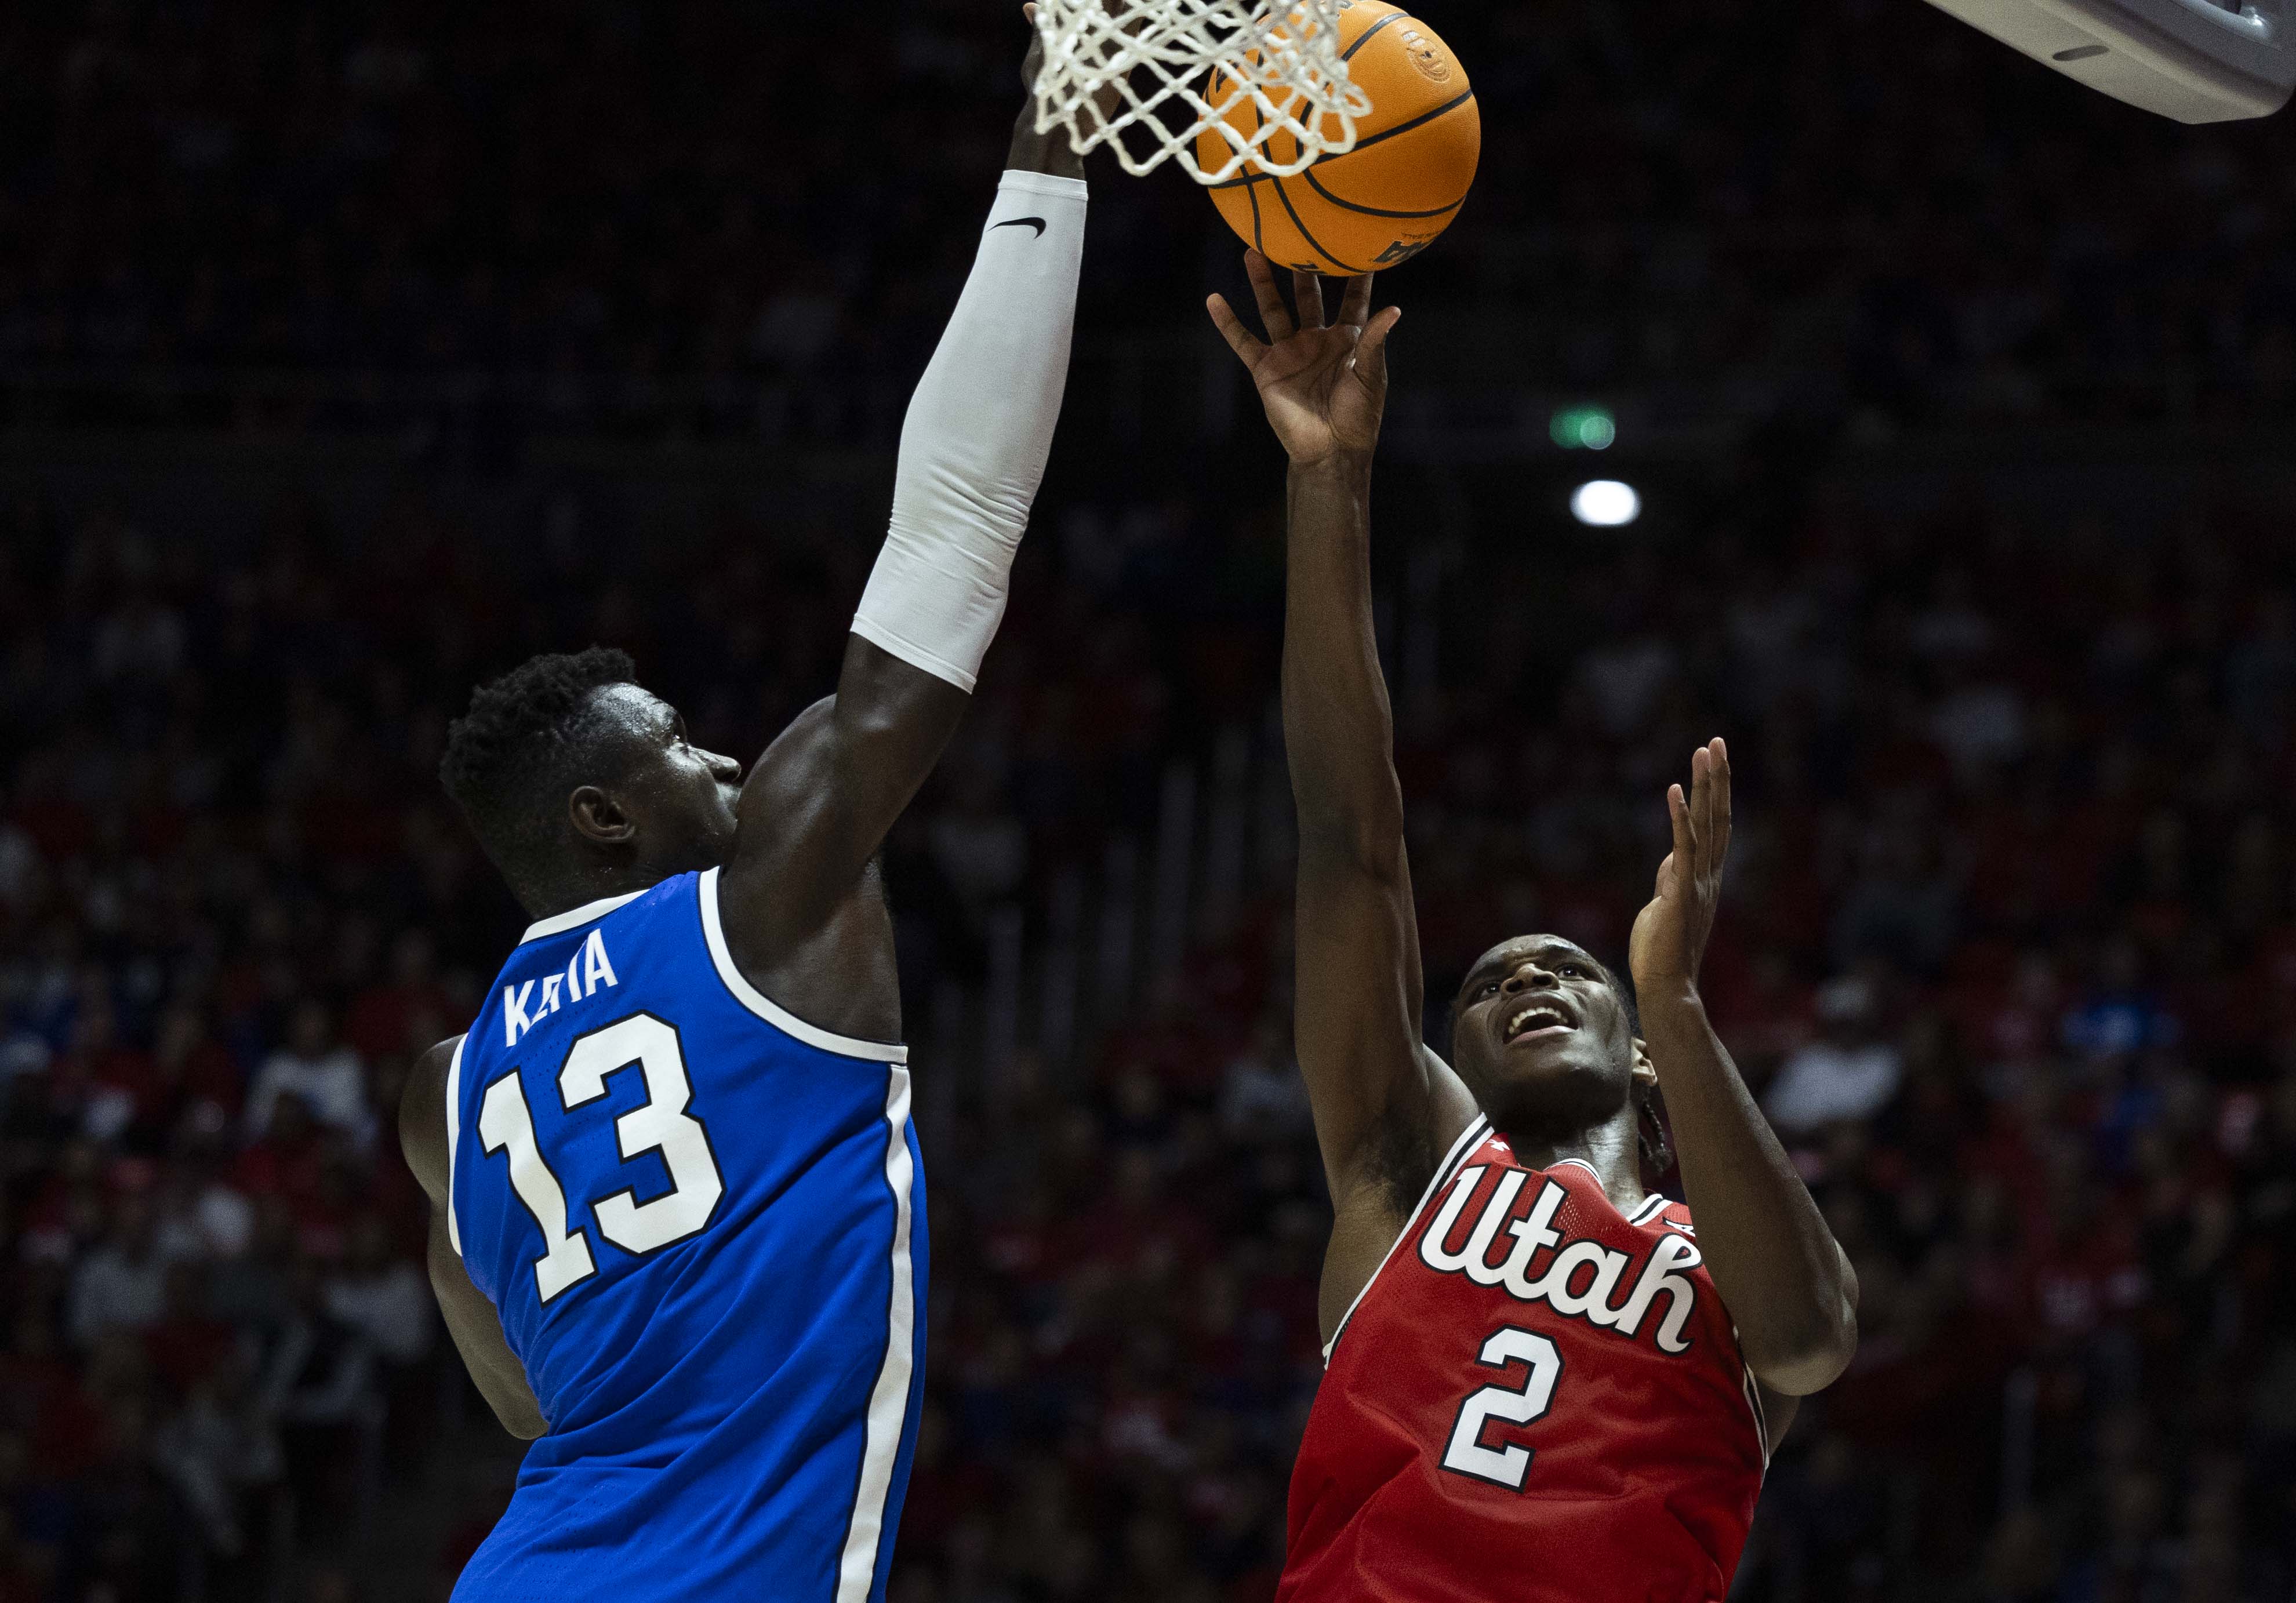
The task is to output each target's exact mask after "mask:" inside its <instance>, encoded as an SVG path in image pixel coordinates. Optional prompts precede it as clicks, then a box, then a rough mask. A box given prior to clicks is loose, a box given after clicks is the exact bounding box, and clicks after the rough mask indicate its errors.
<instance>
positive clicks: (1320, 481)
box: [1283, 454, 1403, 875]
mask: <svg viewBox="0 0 2296 1603" xmlns="http://www.w3.org/2000/svg"><path fill="white" fill-rule="evenodd" d="M1288 502H1289V506H1288V511H1289V532H1288V535H1287V560H1286V580H1285V593H1284V617H1283V744H1284V749H1285V752H1286V754H1287V756H1288V757H1289V759H1290V763H1291V768H1292V797H1293V800H1294V801H1295V803H1296V804H1297V806H1298V808H1299V814H1300V851H1301V855H1302V861H1303V863H1305V862H1306V861H1308V859H1309V858H1310V857H1311V856H1313V855H1322V856H1325V857H1338V858H1340V859H1342V860H1344V861H1347V862H1349V863H1351V864H1353V865H1355V866H1357V867H1359V868H1361V869H1363V870H1365V871H1368V872H1374V873H1378V874H1382V875H1383V874H1390V873H1393V872H1395V871H1398V870H1399V868H1400V866H1401V858H1402V845H1403V792H1402V789H1401V786H1400V785H1399V784H1398V781H1397V780H1396V775H1395V724H1394V718H1393V715H1392V713H1391V711H1390V707H1389V704H1388V697H1387V682H1386V679H1385V678H1384V677H1383V676H1382V674H1381V673H1380V667H1379V645H1378V637H1377V634H1376V632H1375V631H1374V626H1373V620H1372V586H1371V461H1370V458H1369V457H1367V456H1357V455H1351V454H1349V455H1339V456H1333V457H1329V458H1326V459H1324V461H1321V462H1314V463H1310V464H1308V465H1305V466H1294V467H1293V468H1292V473H1291V478H1290V481H1289V486H1288Z"/></svg>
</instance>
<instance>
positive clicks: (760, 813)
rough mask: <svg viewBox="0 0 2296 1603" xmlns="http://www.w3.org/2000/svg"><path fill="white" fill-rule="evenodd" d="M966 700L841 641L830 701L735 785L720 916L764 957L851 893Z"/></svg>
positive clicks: (860, 644)
mask: <svg viewBox="0 0 2296 1603" xmlns="http://www.w3.org/2000/svg"><path fill="white" fill-rule="evenodd" d="M970 699H971V698H970V697H968V696H967V695H966V694H965V692H964V691H961V690H959V689H957V687H956V686H955V685H954V684H951V683H948V682H947V681H946V680H943V679H939V678H936V677H934V676H933V675H931V674H928V673H926V672H925V671H924V670H922V668H917V667H912V666H911V665H909V664H908V663H906V662H904V661H902V660H901V659H900V658H898V657H895V656H893V655H891V654H890V652H887V651H885V650H882V649H881V648H879V647H878V646H876V645H874V644H873V643H871V642H868V641H865V640H864V639H862V638H861V637H860V636H859V635H853V636H850V637H849V639H848V641H847V644H846V652H845V667H844V671H843V673H842V674H841V675H840V677H839V680H838V684H837V693H836V694H835V695H834V696H831V697H827V698H824V699H822V700H820V701H817V702H816V703H814V705H813V706H811V707H808V708H806V710H805V711H804V712H802V713H800V714H799V715H798V716H797V717H796V718H795V719H794V720H793V721H792V722H791V724H790V726H789V727H788V728H787V729H785V730H783V732H782V733H781V735H780V737H779V738H778V739H776V740H775V741H774V743H773V745H772V746H770V747H768V748H767V750H766V753H765V755H764V756H763V757H759V758H758V761H757V763H756V765H754V766H753V767H752V768H751V770H750V777H749V779H748V781H746V782H745V783H744V784H743V785H742V800H741V807H740V821H741V832H740V834H739V836H738V837H737V838H736V839H735V842H734V857H733V860H732V861H731V862H729V863H727V864H726V874H725V897H726V912H727V914H728V916H729V917H730V918H732V919H733V920H735V921H737V922H739V923H742V925H744V926H745V927H747V928H751V929H753V930H754V931H755V933H756V934H757V936H758V937H759V943H760V945H764V946H767V947H769V948H771V947H779V946H782V945H787V944H789V943H793V942H795V941H798V940H800V939H802V938H804V936H807V935H808V934H810V933H812V932H813V931H814V930H815V929H816V928H819V927H820V925H821V924H822V923H823V922H824V920H827V919H828V918H829V917H830V916H831V915H832V913H833V912H835V911H836V910H837V909H838V908H839V907H840V905H842V904H843V903H844V902H845V900H846V898H848V897H849V896H851V895H852V892H853V887H854V886H855V885H856V884H857V882H858V881H859V879H860V878H861V874H862V872H863V871H864V870H865V869H866V868H867V866H868V863H869V860H870V859H871V858H872V857H873V856H874V855H876V853H877V850H878V848H879V847H880V846H882V845H883V844H884V840H885V837H886V835H887V834H888V833H889V832H890V830H891V829H892V827H893V822H894V821H895V820H896V819H898V817H899V816H900V814H901V810H902V809H903V808H905V807H906V806H908V805H909V802H910V800H911V799H912V798H913V797H914V796H915V795H916V793H917V788H918V787H919V786H921V785H922V784H923V783H924V781H925V777H926V775H928V774H929V773H931V772H932V766H933V764H934V763H936V762H938V761H939V758H940V754H941V750H942V748H944V747H946V746H947V744H948V739H949V736H950V735H951V734H953V733H954V732H955V730H956V725H957V721H958V720H959V719H960V718H962V717H963V716H964V709H965V707H966V706H967V704H968V703H969V701H970ZM759 955H760V957H761V958H764V957H768V953H760V954H759Z"/></svg>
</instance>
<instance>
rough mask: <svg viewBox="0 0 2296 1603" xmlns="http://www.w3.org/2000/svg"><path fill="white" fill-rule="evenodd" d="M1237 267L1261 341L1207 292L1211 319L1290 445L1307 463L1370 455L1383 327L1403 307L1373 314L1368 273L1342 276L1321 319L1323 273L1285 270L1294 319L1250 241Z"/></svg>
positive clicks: (1383, 375) (1379, 408)
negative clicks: (1246, 279) (1335, 300)
mask: <svg viewBox="0 0 2296 1603" xmlns="http://www.w3.org/2000/svg"><path fill="white" fill-rule="evenodd" d="M1243 270H1244V272H1245V273H1246V274H1249V275H1250V276H1251V292H1252V294H1253V295H1254V296H1255V297H1257V298H1258V299H1259V319H1260V322H1261V323H1265V324H1266V325H1267V340H1266V341H1265V342H1263V341H1261V340H1259V339H1254V338H1253V337H1252V333H1251V330H1250V329H1248V328H1246V327H1245V326H1244V325H1243V320H1242V318H1240V317H1238V316H1237V315H1235V312H1234V308H1233V307H1230V306H1229V305H1228V304H1227V298H1226V296H1223V295H1214V296H1212V297H1210V299H1208V300H1206V301H1205V303H1204V304H1205V307H1207V308H1208V309H1209V310H1210V313H1211V315H1212V322H1213V323H1214V324H1215V325H1217V326H1218V329H1219V331H1220V333H1221V334H1222V335H1223V336H1225V337H1226V340H1227V342H1228V347H1229V348H1230V349H1232V350H1234V352H1235V354H1236V356H1237V357H1238V358H1239V359H1240V360H1241V361H1242V363H1243V365H1244V367H1245V368H1246V369H1247V370H1248V371H1249V372H1251V381H1252V382H1253V383H1254V384H1255V385H1257V386H1259V401H1260V405H1263V406H1265V407H1267V421H1268V422H1269V424H1270V425H1272V426H1273V427H1274V429H1275V438H1277V439H1278V440H1280V441H1282V442H1283V449H1284V450H1285V451H1286V452H1288V453H1289V454H1291V457H1292V465H1293V466H1294V467H1306V466H1308V465H1309V464H1310V463H1313V462H1322V461H1324V460H1325V459H1326V458H1329V457H1332V456H1335V455H1338V454H1341V453H1343V452H1344V453H1351V454H1360V455H1366V456H1367V455H1369V454H1371V451H1372V448H1373V447H1374V446H1376V445H1378V444H1379V420H1380V414H1381V413H1382V412H1384V411H1385V410H1386V407H1387V336H1388V334H1389V332H1390V331H1391V330H1393V328H1394V327H1395V324H1396V322H1397V320H1398V319H1399V318H1400V317H1401V316H1402V315H1403V313H1402V310H1401V309H1400V308H1399V307H1388V308H1387V309H1386V310H1385V311H1383V312H1382V313H1380V314H1379V315H1378V316H1376V317H1374V316H1373V315H1371V274H1368V273H1366V274H1364V275H1363V276H1362V277H1360V278H1351V279H1349V280H1348V281H1347V288H1346V290H1344V291H1343V292H1342V293H1341V296H1340V315H1339V316H1338V318H1337V319H1336V320H1334V321H1331V322H1326V321H1325V320H1324V285H1323V280H1322V279H1320V278H1318V277H1316V274H1313V273H1299V272H1295V273H1293V274H1292V298H1293V299H1295V300H1297V301H1298V302H1299V304H1300V315H1299V317H1298V319H1297V320H1296V322H1295V320H1294V319H1293V317H1292V314H1291V313H1290V312H1289V311H1287V310H1286V309H1285V308H1284V306H1283V291H1282V290H1278V289H1277V288H1276V287H1275V269H1274V268H1273V267H1271V266H1268V262H1267V258H1266V257H1264V256H1262V255H1260V254H1259V251H1257V250H1247V251H1245V252H1244V253H1243Z"/></svg>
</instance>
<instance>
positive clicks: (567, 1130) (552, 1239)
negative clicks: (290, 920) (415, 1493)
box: [447, 869, 925, 1603]
mask: <svg viewBox="0 0 2296 1603" xmlns="http://www.w3.org/2000/svg"><path fill="white" fill-rule="evenodd" d="M905 1063H906V1051H905V1050H904V1049H903V1048H901V1047H898V1046H890V1045H883V1044H880V1043H874V1042H865V1041H853V1040H849V1039H847V1038H845V1037H843V1036H840V1035H831V1034H829V1033H828V1032H826V1031H824V1030H819V1029H816V1028H815V1027H813V1026H810V1025H808V1024H806V1023H805V1022H803V1021H802V1020H800V1019H798V1018H792V1017H791V1015H790V1014H788V1013H786V1012H784V1011H783V1010H781V1009H780V1008H777V1007H775V1005H774V1004H773V1003H772V1002H769V1001H767V999H766V998H765V997H764V996H762V995H760V994H758V991H757V990H756V988H755V987H753V986H750V983H749V982H748V981H747V980H746V979H744V978H743V977H742V975H741V973H740V971H739V970H738V969H735V968H734V961H733V958H732V956H731V955H730V954H729V953H728V952H727V950H726V936H725V930H724V928H723V926H722V925H721V923H720V921H719V918H718V912H717V870H715V869H712V870H710V871H708V872H707V873H702V874H682V875H679V876H678V877H677V878H676V879H668V880H665V881H663V882H662V883H661V884H660V885H657V886H655V887H653V888H652V889H651V890H646V891H640V892H637V893H635V894H633V895H631V896H615V897H611V898H609V899H607V900H605V901H603V902H594V903H592V904H590V905H588V906H586V907H579V908H576V909H575V910H574V911H572V912H565V913H561V914H559V915H558V916H557V917H556V918H552V919H545V920H543V921H542V922H540V923H538V924H537V925H535V926H534V927H533V928H530V929H529V930H528V931H527V932H526V938H525V939H524V940H523V941H521V943H520V944H519V946H518V949H517V950H516V951H515V952H513V953H512V954H511V957H510V961H508V962H506V963H504V965H503V970H502V973H501V974H500V975H499V976H497V977H496V980H495V983H494V987H493V990H492V992H491V994H489V996H488V1000H487V1003H486V1008H485V1010H484V1011H482V1012H481V1013H480V1015H479V1018H478V1020H477V1022H476V1023H475V1024H473V1025H472V1026H471V1032H470V1034H469V1035H465V1036H464V1037H463V1042H462V1044H461V1045H460V1046H459V1047H458V1048H457V1049H456V1051H455V1058H454V1064H453V1067H452V1068H451V1069H450V1070H449V1071H448V1076H447V1166H448V1172H449V1178H448V1190H447V1203H448V1206H447V1231H448V1236H449V1239H451V1240H452V1241H453V1243H454V1246H455V1251H457V1252H458V1253H460V1254H461V1255H462V1257H463V1264H464V1266H465V1267H466V1268H467V1269H468V1270H469V1272H470V1276H471V1280H473V1281H474V1282H476V1283H477V1285H478V1287H479V1288H480V1290H482V1291H484V1292H485V1293H486V1294H487V1296H488V1297H489V1298H490V1299H492V1301H493V1303H494V1304H495V1307H496V1311H497V1312H498V1313H500V1314H501V1316H502V1326H503V1333H504V1336H505V1337H508V1339H509V1342H510V1346H511V1350H512V1352H514V1353H516V1354H518V1356H519V1360H520V1362H522V1363H523V1364H524V1365H525V1366H526V1373H527V1377H528V1378H529V1380H530V1381H531V1382H532V1383H533V1386H534V1394H535V1396H536V1398H537V1400H538V1401H539V1402H540V1403H541V1404H542V1412H543V1417H544V1418H545V1419H548V1420H549V1422H550V1428H549V1430H548V1432H547V1433H545V1435H543V1436H542V1437H541V1438H540V1439H539V1440H537V1441H536V1442H535V1443H534V1444H533V1445H532V1447H531V1448H530V1449H529V1451H528V1452H527V1456H526V1461H525V1463H524V1464H523V1466H521V1468H520V1470H519V1476H518V1489H517V1491H516V1493H514V1494H513V1496H512V1499H511V1504H510V1509H509V1511H508V1512H506V1513H505V1514H504V1516H503V1517H502V1520H501V1523H500V1524H498V1525H496V1527H495V1529H494V1533H493V1534H492V1535H490V1536H489V1537H488V1539H487V1541H486V1542H485V1544H484V1545H483V1546H481V1547H480V1549H479V1550H478V1552H477V1554H476V1555H475V1556H474V1557H473V1558H471V1562H470V1564H469V1566H467V1567H466V1568H465V1569H464V1570H463V1577H462V1580H461V1582H460V1583H459V1584H458V1585H457V1586H456V1587H455V1599H456V1600H457V1603H495V1600H496V1599H503V1600H509V1599H534V1600H536V1603H577V1600H579V1599H599V1600H600V1603H655V1600H657V1599H725V1598H734V1597H742V1598H757V1599H777V1600H778V1599H804V1600H806V1603H878V1600H880V1599H882V1598H883V1596H884V1591H885V1565H886V1555H887V1553H888V1552H889V1551H890V1549H891V1547H892V1541H893V1530H894V1526H895V1525H896V1524H897V1523H898V1520H899V1517H900V1509H901V1495H902V1492H903V1490H904V1488H905V1487H906V1484H907V1481H908V1473H909V1458H910V1453H911V1451H912V1448H913V1447H914V1438H915V1432H916V1419H917V1399H918V1395H919V1393H920V1390H921V1388H922V1384H923V1374H924V1363H923V1352H922V1348H923V1340H924V1321H923V1317H922V1313H921V1310H922V1308H923V1306H924V1300H925V1212H924V1182H923V1171H922V1166H921V1165H920V1162H919V1159H918V1156H917V1149H916V1141H915V1137H914V1134H913V1133H912V1132H911V1130H910V1128H909V1072H908V1069H907V1068H906V1067H905Z"/></svg>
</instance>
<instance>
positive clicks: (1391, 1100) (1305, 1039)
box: [1292, 855, 1448, 1199]
mask: <svg viewBox="0 0 2296 1603" xmlns="http://www.w3.org/2000/svg"><path fill="white" fill-rule="evenodd" d="M1295 959H1296V962H1297V966H1298V983H1297V985H1296V986H1295V997H1294V1002H1293V1013H1294V1018H1293V1025H1292V1035H1293V1040H1294V1043H1295V1045H1296V1049H1297V1051H1298V1053H1299V1058H1300V1073H1301V1075H1303V1076H1304V1077H1305V1079H1306V1081H1307V1084H1308V1100H1309V1102H1310V1104H1311V1106H1312V1108H1313V1109H1314V1113H1315V1120H1316V1140H1317V1141H1318V1143H1319V1144H1320V1145H1321V1147H1322V1149H1323V1153H1324V1168H1325V1169H1326V1171H1327V1172H1328V1173H1329V1174H1330V1176H1331V1180H1332V1184H1333V1192H1334V1196H1335V1199H1336V1198H1338V1197H1340V1196H1342V1195H1344V1194H1346V1193H1348V1192H1350V1191H1352V1190H1355V1189H1357V1187H1359V1186H1363V1185H1365V1184H1371V1183H1375V1182H1383V1181H1384V1180H1386V1179H1388V1178H1390V1176H1389V1175H1388V1174H1386V1170H1387V1169H1389V1168H1390V1167H1392V1166H1394V1165H1392V1164H1390V1162H1388V1161H1387V1159H1388V1157H1389V1156H1390V1154H1391V1153H1393V1152H1394V1151H1395V1150H1396V1149H1397V1148H1398V1144H1400V1145H1401V1146H1403V1147H1405V1148H1407V1149H1419V1148H1423V1147H1427V1146H1429V1145H1430V1144H1431V1142H1432V1141H1433V1139H1434V1137H1435V1135H1436V1134H1437V1133H1438V1130H1437V1127H1438V1125H1439V1124H1440V1123H1441V1122H1442V1118H1443V1115H1444V1110H1443V1109H1442V1108H1440V1107H1439V1094H1438V1092H1439V1081H1438V1080H1437V1079H1435V1078H1434V1077H1433V1076H1431V1074H1430V1073H1429V1059H1428V1054H1427V1053H1426V1051H1425V1049H1424V1047H1423V1044H1422V1043H1421V1040H1420V1000H1421V992H1420V981H1419V937H1418V930H1417V926H1416V923H1415V915H1414V912H1413V907H1412V899H1411V879H1410V874H1409V871H1408V870H1407V869H1406V868H1405V867H1404V866H1403V865H1402V863H1400V861H1399V855H1398V864H1397V868H1396V871H1395V872H1394V873H1393V874H1391V875H1389V874H1373V873H1368V872H1365V871H1363V870H1362V869H1361V868H1360V867H1358V866H1357V865H1355V864H1353V863H1349V862H1346V861H1340V860H1335V861H1329V862H1317V861H1316V860H1315V859H1314V857H1313V855H1305V856H1303V857H1302V859H1301V863H1300V888H1299V904H1298V932H1297V936H1296V937H1295ZM1447 1077H1448V1076H1445V1078H1447Z"/></svg>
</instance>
